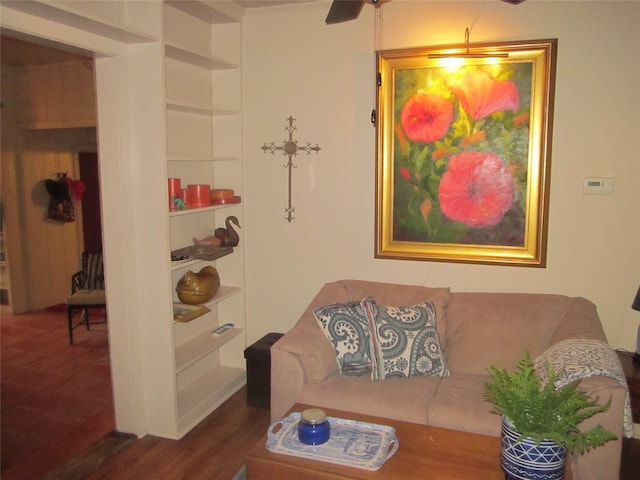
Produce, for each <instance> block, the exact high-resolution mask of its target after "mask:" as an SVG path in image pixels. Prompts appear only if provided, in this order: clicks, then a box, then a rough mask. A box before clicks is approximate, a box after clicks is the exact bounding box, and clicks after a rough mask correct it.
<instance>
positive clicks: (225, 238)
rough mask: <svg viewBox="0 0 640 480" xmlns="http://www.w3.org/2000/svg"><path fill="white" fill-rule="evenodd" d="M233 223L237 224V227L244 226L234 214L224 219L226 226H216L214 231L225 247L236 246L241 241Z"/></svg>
mask: <svg viewBox="0 0 640 480" xmlns="http://www.w3.org/2000/svg"><path fill="white" fill-rule="evenodd" d="M232 223H233V224H235V226H236V227H238V228H242V227H240V223H239V222H238V218H237V217H235V216H234V215H230V216H228V217H227V219H226V220H225V221H224V224H225V225H226V228H224V227H219V228H216V230H215V232H214V235H215V236H216V237H218V238H219V239H220V240H221V241H222V243H221V244H220V245H222V246H223V247H235V246H236V245H238V243H240V236H239V235H238V232H236V231H235V229H234V228H233V227H232V226H231V224H232Z"/></svg>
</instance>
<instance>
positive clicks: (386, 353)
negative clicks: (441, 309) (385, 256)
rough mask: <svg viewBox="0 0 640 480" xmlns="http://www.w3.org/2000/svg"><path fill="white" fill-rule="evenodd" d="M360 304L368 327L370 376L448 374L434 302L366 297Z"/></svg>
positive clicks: (382, 377)
mask: <svg viewBox="0 0 640 480" xmlns="http://www.w3.org/2000/svg"><path fill="white" fill-rule="evenodd" d="M362 308H363V310H364V311H365V314H366V316H367V320H368V322H369V328H370V331H371V345H372V346H371V351H372V355H371V358H372V371H371V378H372V379H373V380H386V379H389V378H396V377H397V378H407V377H414V376H419V375H432V376H439V377H446V376H448V375H449V369H448V368H447V364H446V361H445V357H444V354H443V352H442V349H441V348H440V341H439V339H438V333H437V332H436V321H437V319H436V308H435V306H434V304H433V302H425V303H420V304H418V305H413V306H406V307H389V306H382V305H376V303H375V302H374V301H373V300H371V299H367V300H363V302H362Z"/></svg>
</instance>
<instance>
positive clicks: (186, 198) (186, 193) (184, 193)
mask: <svg viewBox="0 0 640 480" xmlns="http://www.w3.org/2000/svg"><path fill="white" fill-rule="evenodd" d="M179 196H180V200H182V201H183V202H184V208H191V207H192V206H193V195H192V194H191V190H189V189H188V188H181V189H180V194H179Z"/></svg>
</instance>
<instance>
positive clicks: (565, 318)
mask: <svg viewBox="0 0 640 480" xmlns="http://www.w3.org/2000/svg"><path fill="white" fill-rule="evenodd" d="M367 296H371V297H373V298H374V300H375V301H376V303H377V304H379V305H397V306H400V305H413V304H417V303H420V302H424V301H433V303H434V304H435V306H436V313H437V333H438V336H439V339H440V344H441V347H442V349H443V351H444V355H445V359H446V362H447V365H448V368H449V371H450V374H449V376H446V377H439V376H438V377H434V376H414V377H410V378H401V379H388V380H384V381H372V380H371V377H370V375H362V376H354V377H343V376H341V375H340V372H339V370H338V365H337V361H336V356H335V351H334V349H333V347H332V345H331V343H330V342H329V340H328V339H327V337H326V336H325V335H324V333H323V331H322V330H321V328H320V327H319V326H318V324H317V322H316V319H315V317H314V315H313V311H312V309H313V308H314V307H319V306H325V305H329V304H335V303H345V302H351V301H360V300H362V299H363V298H365V297H367ZM573 338H577V339H592V340H603V341H606V338H605V334H604V332H603V329H602V325H601V323H600V320H599V317H598V314H597V311H596V307H595V306H594V305H593V303H591V302H590V301H588V300H586V299H584V298H571V297H566V296H562V295H550V294H520V293H451V292H450V290H449V289H448V288H427V287H421V286H409V285H398V284H385V283H376V282H367V281H360V280H342V281H337V282H333V283H328V284H326V285H325V286H324V287H323V288H322V289H321V290H320V292H319V293H318V294H317V296H316V297H315V298H314V299H313V301H312V302H311V304H310V305H309V307H308V308H307V309H306V310H305V312H304V313H303V314H302V316H301V317H300V319H299V320H298V321H297V323H296V324H295V325H294V327H293V328H292V329H291V330H290V331H289V332H287V333H286V334H285V335H284V336H283V337H282V338H281V339H280V340H279V341H278V342H277V343H276V344H275V345H273V347H272V349H271V418H272V420H274V421H275V420H277V419H278V418H280V417H282V415H283V414H284V413H285V412H286V411H287V410H288V409H289V408H290V407H291V406H292V405H293V404H294V403H296V402H301V403H306V404H312V405H316V406H322V407H327V408H335V409H340V410H346V411H352V412H360V413H364V414H370V415H375V416H379V417H384V418H393V419H397V420H403V421H407V422H413V423H419V424H425V425H433V426H438V427H445V428H451V429H456V430H462V431H468V432H477V433H482V434H486V435H492V436H499V435H500V422H501V420H500V417H499V416H497V415H495V414H492V413H490V410H491V408H492V405H491V404H489V403H487V402H486V401H485V400H484V385H485V383H486V382H487V381H488V380H489V377H488V375H487V367H488V366H489V365H498V366H502V367H504V368H508V369H513V368H514V367H515V366H516V364H517V362H518V360H519V359H520V358H521V357H522V354H523V352H524V350H525V349H526V350H528V351H529V353H530V355H531V358H536V357H537V356H538V355H540V354H541V353H542V352H544V351H545V350H546V349H547V348H548V347H549V346H551V345H553V344H556V343H557V342H560V341H562V340H565V339H573ZM580 388H581V389H583V390H585V391H587V392H590V393H592V394H593V395H595V396H598V397H599V398H600V399H601V400H602V401H606V400H608V399H609V397H610V396H611V398H612V403H611V408H610V410H609V411H608V412H605V413H601V414H598V415H596V416H595V417H592V418H591V419H589V420H587V421H586V422H584V424H583V426H584V427H588V426H590V425H592V424H597V423H600V424H602V425H603V426H604V427H606V428H608V429H609V430H611V431H613V432H614V433H615V434H616V435H617V436H618V440H617V441H611V442H608V443H607V444H606V445H604V446H602V447H599V448H596V449H593V450H591V451H590V452H588V453H586V454H584V455H582V456H579V455H574V457H573V458H572V460H571V462H572V470H573V478H574V479H576V480H614V479H617V478H618V476H619V469H620V455H621V446H622V440H621V439H622V429H623V410H624V401H625V395H626V389H625V387H624V386H623V385H621V384H620V383H619V382H617V381H616V380H614V379H611V378H607V377H603V376H593V377H590V378H586V379H584V380H583V381H582V383H581V387H580Z"/></svg>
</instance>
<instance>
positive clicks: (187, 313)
mask: <svg viewBox="0 0 640 480" xmlns="http://www.w3.org/2000/svg"><path fill="white" fill-rule="evenodd" d="M210 311H211V310H210V309H209V308H207V307H205V306H203V305H187V304H186V303H178V302H174V304H173V319H174V320H175V321H176V322H190V321H191V320H193V319H194V318H198V317H200V316H202V315H204V314H205V313H207V312H210Z"/></svg>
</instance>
